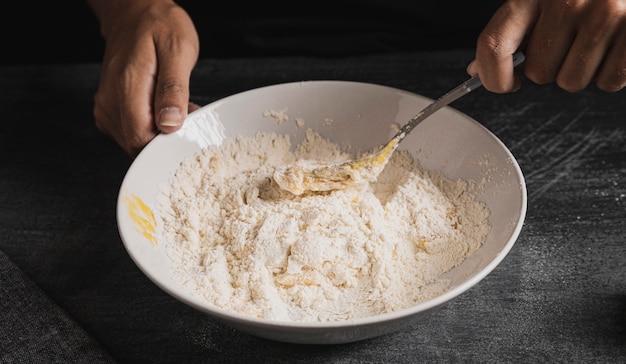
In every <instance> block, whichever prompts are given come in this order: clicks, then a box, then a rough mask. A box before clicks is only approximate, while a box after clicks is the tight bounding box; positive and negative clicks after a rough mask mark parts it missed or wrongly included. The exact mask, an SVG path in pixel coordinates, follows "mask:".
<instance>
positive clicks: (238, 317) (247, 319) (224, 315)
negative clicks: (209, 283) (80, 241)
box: [117, 80, 528, 329]
mask: <svg viewBox="0 0 626 364" xmlns="http://www.w3.org/2000/svg"><path fill="white" fill-rule="evenodd" d="M303 84H307V85H311V84H315V85H323V84H328V85H329V86H333V85H338V84H345V85H354V86H364V87H378V88H383V89H389V90H391V91H394V92H400V93H403V94H406V95H410V96H412V97H416V98H420V99H425V100H428V101H432V99H430V98H428V97H425V96H423V95H420V94H417V93H413V92H410V91H407V90H403V89H399V88H395V87H391V86H386V85H381V84H376V83H369V82H360V81H341V80H311V81H296V82H286V83H277V84H271V85H267V86H261V87H257V88H252V89H249V90H245V91H241V92H237V93H235V94H232V95H229V96H225V97H223V98H220V99H217V100H214V101H212V102H210V103H208V104H206V105H204V106H202V107H201V108H199V109H197V110H195V111H193V112H191V113H189V115H188V118H190V117H194V116H196V115H197V114H200V113H203V112H205V111H206V110H209V109H211V108H214V107H215V106H216V105H218V104H221V103H224V102H228V101H229V100H231V99H233V98H237V97H239V96H241V95H242V94H247V93H250V92H260V91H263V90H270V89H272V88H276V87H289V86H292V85H303ZM445 109H448V110H449V111H450V112H453V113H458V114H460V115H461V116H462V117H463V118H464V119H467V121H469V122H472V123H474V124H475V125H476V126H477V127H479V128H481V129H483V131H484V132H486V133H488V135H489V136H490V137H491V138H493V140H494V141H495V142H496V143H498V144H499V145H500V147H501V148H502V150H503V151H504V152H505V153H506V154H507V156H508V157H509V160H510V161H511V162H512V168H513V170H514V172H515V173H516V175H517V178H518V179H519V188H520V197H521V201H520V202H521V209H520V211H519V216H518V219H517V221H515V227H514V229H513V230H512V231H511V234H510V237H509V239H508V241H507V242H506V244H504V245H503V247H502V249H500V250H499V252H498V253H497V255H496V257H495V258H494V259H492V260H491V261H490V262H489V263H488V264H487V265H486V266H485V267H484V268H482V269H481V270H479V271H478V272H477V273H475V274H473V275H472V276H471V277H469V278H468V279H465V280H464V281H463V282H462V283H460V284H458V285H456V286H454V287H452V288H451V289H449V290H448V291H446V292H445V293H443V294H441V295H438V296H437V297H434V298H432V299H429V300H425V301H423V302H420V303H417V304H415V305H413V306H411V307H407V308H404V309H400V310H396V311H393V312H388V313H382V314H377V315H373V316H366V317H359V318H353V319H347V320H339V321H324V322H317V321H316V322H305V321H286V320H274V319H266V318H257V317H253V316H249V315H245V314H241V313H238V312H234V311H230V310H227V309H224V308H220V307H217V306H214V305H212V304H210V303H208V302H206V303H204V302H201V300H198V302H195V301H193V300H190V299H188V298H187V297H185V296H183V295H181V294H179V292H176V291H175V290H173V289H171V288H170V287H168V286H167V285H165V284H164V283H162V282H161V281H159V280H158V279H156V278H155V277H153V276H152V275H151V274H150V272H148V271H147V270H146V268H145V267H144V266H143V262H141V261H140V260H139V258H138V257H136V256H135V255H134V254H133V253H132V252H131V250H129V242H128V241H127V240H126V236H125V235H124V233H123V231H122V229H121V227H120V226H119V220H120V219H121V218H122V217H121V208H120V203H121V202H120V201H121V199H122V195H123V186H124V182H125V180H126V179H127V178H128V175H125V176H124V179H123V181H122V186H121V188H120V192H119V194H118V202H117V220H118V232H119V234H120V237H121V240H122V242H123V244H124V246H125V248H126V249H127V252H128V253H129V255H130V257H131V259H132V260H133V261H134V263H135V264H136V265H137V267H138V268H139V269H140V270H141V271H142V272H143V273H144V275H146V276H147V277H148V278H149V279H150V281H152V282H153V283H154V284H155V285H156V286H158V287H159V288H160V289H162V290H163V291H165V292H166V293H167V294H169V295H170V296H172V297H174V298H176V299H177V300H179V301H181V302H183V303H185V304H186V305H188V306H191V307H193V308H195V309H196V310H198V311H200V312H203V313H206V314H210V315H212V316H215V318H218V319H223V320H226V321H229V322H235V323H239V324H244V325H253V326H255V327H265V328H293V329H339V328H342V329H345V328H351V327H352V328H354V327H359V326H369V325H372V324H378V323H380V322H382V321H385V322H386V321H395V320H401V319H404V318H408V317H410V316H413V315H415V314H418V313H421V312H424V311H428V310H430V309H432V308H435V307H438V306H441V305H443V304H445V303H447V302H450V301H451V300H452V299H454V298H455V297H457V296H460V295H461V294H463V293H465V292H466V291H468V290H469V289H471V288H472V287H474V286H475V285H476V284H477V283H479V282H480V281H482V280H483V279H484V278H485V277H486V276H487V275H489V273H491V272H492V271H493V270H494V269H495V268H496V267H497V266H498V265H499V264H500V263H501V262H502V261H503V260H504V258H505V257H506V256H507V255H508V253H509V252H510V251H511V249H512V248H513V246H514V245H515V242H516V241H517V239H518V238H519V235H520V233H521V231H522V229H523V225H524V224H523V223H524V220H525V218H526V213H527V204H528V196H527V187H526V183H525V178H524V175H523V172H522V170H521V168H520V166H519V164H518V162H517V160H516V158H515V157H514V156H513V154H512V153H511V151H510V150H509V149H508V148H507V147H506V145H504V143H503V142H502V141H501V140H500V139H499V138H498V137H497V136H496V135H495V134H493V133H492V132H491V131H490V130H488V129H487V128H486V127H485V126H484V125H482V124H480V123H479V122H478V121H476V120H474V119H473V118H471V117H469V116H468V115H466V114H464V113H462V112H460V111H458V110H456V109H455V108H453V107H451V106H446V107H445ZM173 134H175V133H173ZM163 137H168V135H163V134H160V135H157V136H156V137H155V138H154V139H153V140H152V141H151V142H150V143H149V144H148V145H147V146H146V148H144V149H143V150H142V151H141V152H140V153H139V155H138V156H137V157H136V158H135V160H134V161H133V162H132V163H131V166H130V167H131V168H132V165H133V164H135V163H136V161H137V160H141V158H142V156H143V155H145V154H146V153H148V152H149V150H150V148H151V145H154V141H155V140H158V139H160V138H163ZM181 288H182V286H181Z"/></svg>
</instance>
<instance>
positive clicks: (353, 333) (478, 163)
mask: <svg viewBox="0 0 626 364" xmlns="http://www.w3.org/2000/svg"><path fill="white" fill-rule="evenodd" d="M430 101H431V100H430V99H428V98H425V97H422V96H419V95H416V94H413V93H410V92H406V91H402V90H398V89H394V88H389V87H385V86H380V85H373V84H365V83H357V82H343V81H308V82H296V83H287V84H280V85H275V86H268V87H263V88H259V89H254V90H250V91H246V92H242V93H239V94H236V95H233V96H229V97H226V98H224V99H221V100H218V101H216V102H213V103H211V104H209V105H207V106H205V107H203V108H201V109H200V110H197V111H195V112H193V113H191V114H190V115H189V117H188V119H187V120H186V122H185V125H184V127H183V128H182V129H181V130H180V131H178V132H176V133H173V134H169V135H159V136H157V137H156V138H155V139H154V140H153V141H152V142H151V143H150V144H149V145H148V146H147V147H146V148H145V149H144V150H143V151H142V152H141V153H140V155H139V156H138V157H137V158H136V160H135V161H134V162H133V164H132V165H131V167H130V168H129V170H128V172H127V174H126V176H125V178H124V181H123V183H122V185H121V188H120V192H119V197H118V206H117V219H118V226H119V232H120V235H121V238H122V240H123V242H124V245H125V247H126V249H127V251H128V253H129V254H130V256H131V257H132V259H133V260H134V262H135V263H136V264H137V266H138V267H139V268H140V269H141V270H142V271H143V273H145V274H146V276H148V277H149V278H150V279H151V280H152V281H153V282H154V283H155V284H156V285H158V286H159V287H160V288H161V289H163V290H164V291H165V292H167V293H168V294H170V295H172V296H173V297H175V298H177V299H179V300H180V301H182V302H184V303H185V304H187V305H190V306H192V307H194V308H196V309H198V310H200V311H202V312H204V313H207V314H208V315H210V316H211V317H213V318H215V319H217V320H220V321H222V322H224V323H226V324H228V325H231V326H232V327H235V328H237V329H240V330H242V331H244V332H247V333H250V334H253V335H257V336H261V337H265V338H269V339H273V340H278V341H284V342H293V343H309V344H328V343H346V342H352V341H357V340H362V339H367V338H372V337H375V336H379V335H382V334H386V333H389V332H392V331H396V330H398V329H400V328H402V327H405V326H406V325H410V324H411V323H412V322H414V321H415V320H416V319H417V318H419V317H421V316H422V315H423V314H425V313H426V312H428V311H429V310H431V309H433V308H435V307H438V306H440V305H442V304H444V303H446V302H448V301H450V300H452V299H453V298H455V297H457V296H458V295H460V294H462V293H463V292H465V291H467V290H468V289H470V288H471V287H472V286H474V285H475V284H477V283H478V282H479V281H480V280H481V279H483V278H484V277H485V276H486V275H487V274H489V273H490V272H491V271H492V270H493V269H494V268H495V267H496V266H497V265H498V264H499V263H500V262H501V261H502V260H503V259H504V257H505V256H506V255H507V253H508V252H509V250H510V249H511V247H512V246H513V244H514V243H515V241H516V239H517V237H518V235H519V233H520V230H521V228H522V224H523V221H524V218H525V214H526V204H527V195H526V185H525V182H524V177H523V175H522V172H521V170H520V168H519V165H518V164H517V162H516V160H515V158H514V157H513V155H512V154H511V153H510V152H509V150H508V149H507V148H506V146H505V145H503V144H502V143H501V142H500V141H499V140H498V139H497V138H496V137H495V136H494V135H493V134H492V133H491V132H489V131H488V130H487V129H486V128H484V127H483V126H482V125H480V124H479V123H477V122H476V121H474V120H473V119H471V118H469V117H468V116H466V115H464V114H462V113H460V112H458V111H456V110H454V109H453V108H450V107H447V108H444V109H442V110H440V111H438V112H437V113H435V114H434V115H432V116H431V117H430V118H428V119H427V120H426V121H424V122H423V123H422V124H420V125H419V126H418V127H417V128H416V129H415V130H414V131H413V132H412V134H411V135H409V136H408V137H407V138H406V139H405V140H404V141H403V142H402V144H401V145H400V149H406V150H409V151H410V152H411V153H412V154H413V155H414V156H415V157H416V158H417V159H419V160H420V163H421V165H422V167H424V168H426V169H432V170H437V171H441V172H443V173H444V174H445V175H446V176H447V177H448V178H451V179H457V178H461V179H464V180H467V181H472V180H473V181H475V182H477V183H478V182H480V183H482V184H483V185H484V187H485V188H483V189H481V191H482V192H480V194H479V195H478V199H479V200H481V201H484V202H485V203H486V205H487V207H488V209H489V210H490V213H491V214H490V224H491V227H492V228H491V232H490V233H489V235H488V236H487V239H486V241H485V243H484V244H483V246H482V247H481V248H480V249H479V250H477V251H476V252H474V253H473V254H471V255H470V256H469V257H468V258H467V259H466V260H465V261H464V262H463V263H462V264H461V265H459V266H457V267H456V268H454V269H453V270H452V271H450V272H448V273H446V277H447V278H450V279H451V281H452V284H451V289H450V290H449V291H447V292H446V293H445V294H443V295H441V296H439V297H436V298H434V299H432V300H429V301H426V302H423V303H420V304H417V305H415V306H414V307H411V308H408V309H404V310H401V311H397V312H393V313H387V314H382V315H378V316H374V317H367V318H360V319H354V320H349V321H341V322H324V323H317V322H316V323H297V322H276V321H269V320H265V319H258V318H252V317H248V316H244V315H241V314H236V313H233V312H229V311H227V310H224V309H221V308H217V307H214V306H212V305H210V304H207V303H206V302H204V301H203V300H202V299H200V298H198V297H195V296H194V295H192V294H191V293H190V292H189V291H188V290H187V289H185V288H184V287H182V286H181V285H180V284H179V283H177V282H176V281H175V280H174V279H173V278H172V277H171V276H170V264H171V263H170V260H169V258H168V256H167V254H166V248H165V246H166V242H165V241H160V239H159V237H158V236H156V234H153V233H152V231H151V230H150V229H151V228H154V224H156V222H155V220H154V219H153V218H152V217H151V214H152V213H154V212H155V207H156V201H155V198H156V196H157V194H158V192H159V191H158V189H159V186H160V185H162V184H163V183H166V182H167V181H168V180H169V179H170V178H171V177H172V175H173V173H174V172H175V170H176V169H177V168H178V166H179V163H180V162H181V160H183V159H184V158H185V157H188V156H190V155H193V154H194V153H196V152H198V151H199V150H200V149H201V148H202V147H205V146H207V145H210V144H216V143H220V142H221V140H223V139H224V138H233V137H236V136H238V135H242V136H250V137H252V136H254V134H256V132H258V131H268V132H275V133H277V134H289V135H290V136H291V138H292V142H293V144H294V145H297V144H298V143H299V142H300V141H302V140H303V136H304V131H305V129H306V128H313V129H314V130H316V131H318V132H319V133H320V134H321V135H322V136H323V137H325V138H328V139H330V141H332V142H334V143H337V144H339V145H341V146H345V147H348V146H352V147H357V148H361V149H362V150H364V151H368V150H371V149H373V148H375V147H376V146H379V145H382V144H384V143H385V142H386V141H387V140H388V139H389V138H390V137H391V136H392V134H393V131H392V130H391V128H390V123H391V122H392V121H395V122H397V123H399V124H404V122H405V121H407V120H409V119H410V118H411V117H412V116H413V115H415V114H416V113H417V112H418V111H419V110H420V109H421V108H422V107H424V106H425V105H426V104H427V103H428V102H430ZM272 109H273V110H276V111H280V110H285V111H286V112H287V114H288V115H289V117H290V121H289V122H283V123H278V122H276V120H273V119H271V118H267V117H266V116H264V115H263V114H264V112H266V111H268V110H272ZM295 118H302V119H304V120H306V127H304V128H303V127H298V126H297V125H296V123H295V122H294V119H295ZM325 119H332V120H333V122H332V123H325V122H324V120H325ZM494 294H497V292H494Z"/></svg>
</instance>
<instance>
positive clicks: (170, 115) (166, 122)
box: [159, 107, 183, 126]
mask: <svg viewBox="0 0 626 364" xmlns="http://www.w3.org/2000/svg"><path fill="white" fill-rule="evenodd" d="M182 123H183V121H182V120H181V118H180V111H178V108H177V107H166V108H164V109H161V111H160V112H159V125H161V126H179V125H180V124H182Z"/></svg>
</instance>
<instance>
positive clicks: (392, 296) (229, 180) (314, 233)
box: [158, 130, 490, 322]
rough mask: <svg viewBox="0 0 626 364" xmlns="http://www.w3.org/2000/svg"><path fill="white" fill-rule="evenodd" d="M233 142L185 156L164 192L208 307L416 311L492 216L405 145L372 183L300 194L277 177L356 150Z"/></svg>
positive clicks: (321, 314)
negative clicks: (286, 169)
mask: <svg viewBox="0 0 626 364" xmlns="http://www.w3.org/2000/svg"><path fill="white" fill-rule="evenodd" d="M291 147H292V146H291V142H290V138H289V137H288V136H286V135H278V134H273V133H258V134H257V135H255V136H254V137H237V138H232V139H227V140H225V141H224V142H223V144H222V145H220V146H210V147H208V148H205V149H202V150H201V151H200V152H198V153H197V154H196V155H194V156H192V157H189V158H187V159H186V160H184V161H183V162H181V164H180V166H179V167H178V170H177V171H176V173H175V175H174V176H173V177H172V178H171V180H170V181H169V182H168V184H167V185H166V186H162V188H161V194H160V196H158V201H159V207H158V215H159V219H160V220H161V223H160V231H161V232H160V234H161V235H162V237H163V238H164V239H165V241H166V244H167V248H166V249H167V251H168V255H169V256H170V258H171V260H172V264H171V267H172V275H173V277H174V278H175V279H176V280H177V281H178V282H180V284H182V285H184V286H185V287H187V288H188V289H189V290H190V291H191V292H193V294H195V295H197V296H199V297H201V298H203V299H204V300H206V301H207V302H208V303H210V304H212V305H214V306H217V307H220V308H223V309H227V310H232V311H235V312H238V313H241V314H244V315H249V316H253V317H258V318H265V319H270V320H281V321H300V322H329V321H338V320H348V319H355V318H362V317H367V316H372V315H377V314H381V313H388V312H394V311H397V310H401V309H406V308H409V307H411V306H413V305H415V304H417V303H419V302H423V301H425V300H428V299H431V298H433V297H436V296H438V295H440V294H442V293H443V292H445V291H446V290H447V289H448V287H449V282H448V281H446V280H445V279H442V278H440V276H441V275H442V274H443V273H445V272H447V271H449V270H450V269H452V268H453V267H455V266H457V265H458V264H460V263H461V262H462V261H463V260H464V259H465V258H466V257H467V256H468V255H469V254H471V253H472V252H474V251H475V250H476V249H478V248H479V247H480V246H481V245H482V243H483V242H484V240H485V238H486V236H487V234H488V233H489V230H490V226H489V223H488V218H489V211H488V210H487V209H486V207H485V206H484V204H482V203H480V202H478V201H477V200H476V198H475V194H473V193H472V185H471V184H470V183H468V182H466V181H462V180H449V179H447V178H446V177H445V176H443V175H442V174H440V173H438V172H433V171H426V170H423V169H421V168H420V166H419V163H418V161H416V160H415V159H414V158H413V157H412V156H411V154H410V153H408V152H406V151H397V152H396V153H394V155H393V156H392V158H391V160H390V161H389V163H388V164H387V166H386V167H385V169H384V170H383V171H382V173H381V174H380V175H379V177H378V179H377V180H376V181H374V182H365V183H362V184H358V185H355V186H351V187H350V188H346V189H342V190H336V191H328V192H318V193H313V192H307V193H304V194H302V195H294V194H292V193H290V192H287V191H284V190H282V189H281V188H279V187H278V185H277V184H276V182H275V181H274V180H273V179H272V175H273V173H274V171H275V170H276V169H277V168H280V167H281V166H284V165H286V164H292V163H295V162H296V161H299V160H305V159H315V160H327V161H329V162H341V161H345V160H349V159H351V158H353V157H354V156H352V155H350V154H348V153H345V152H342V150H341V149H340V147H339V146H338V145H336V144H333V143H331V142H330V141H328V140H327V139H324V138H322V137H321V136H320V135H319V134H317V133H315V132H313V131H311V130H307V131H306V138H305V140H304V141H303V142H302V143H300V144H299V145H296V146H294V148H291Z"/></svg>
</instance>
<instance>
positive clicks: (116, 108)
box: [88, 0, 199, 157]
mask: <svg viewBox="0 0 626 364" xmlns="http://www.w3.org/2000/svg"><path fill="white" fill-rule="evenodd" d="M88 2H89V5H90V6H91V7H92V9H93V10H94V13H95V14H96V16H97V17H98V19H99V21H100V25H101V33H102V36H103V37H104V39H105V42H106V47H105V52H104V58H103V61H102V69H101V74H100V83H99V86H98V91H97V93H96V95H95V97H94V101H95V105H94V111H93V112H94V117H95V121H96V126H97V128H98V130H100V131H101V132H102V133H104V134H106V135H108V136H110V137H112V138H113V139H114V140H115V141H116V142H117V143H118V144H119V145H120V146H121V147H122V149H123V150H124V151H125V152H126V153H128V154H129V155H130V156H131V157H135V156H136V155H137V154H138V153H139V152H140V151H141V149H142V148H143V147H144V146H145V145H146V144H147V143H148V142H149V141H150V140H152V139H153V138H154V137H155V136H156V135H157V134H158V133H159V132H163V133H170V132H174V131H176V130H178V129H180V127H181V126H182V123H183V121H184V119H185V117H186V116H187V113H188V112H190V111H193V110H194V109H197V108H198V106H197V105H195V104H192V103H189V79H190V76H191V71H192V69H193V67H194V66H195V64H196V61H197V59H198V52H199V40H198V34H197V32H196V29H195V27H194V24H193V22H192V20H191V18H190V17H189V16H188V14H187V13H186V12H185V11H184V10H183V9H182V8H181V7H179V6H178V5H177V4H175V3H174V2H173V1H171V0H155V1H152V0H135V1H115V0H88Z"/></svg>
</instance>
